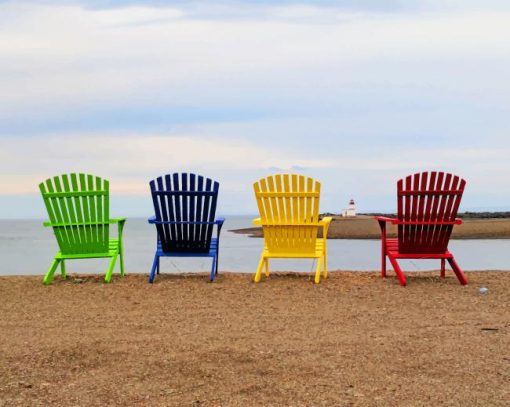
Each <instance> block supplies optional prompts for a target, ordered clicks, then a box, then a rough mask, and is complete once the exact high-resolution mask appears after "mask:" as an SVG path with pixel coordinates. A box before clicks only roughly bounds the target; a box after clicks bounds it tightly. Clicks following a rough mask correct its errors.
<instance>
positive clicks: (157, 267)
mask: <svg viewBox="0 0 510 407" xmlns="http://www.w3.org/2000/svg"><path fill="white" fill-rule="evenodd" d="M156 270H157V273H158V275H159V256H158V263H157V266H156Z"/></svg>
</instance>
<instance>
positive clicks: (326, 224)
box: [319, 216, 333, 239]
mask: <svg viewBox="0 0 510 407" xmlns="http://www.w3.org/2000/svg"><path fill="white" fill-rule="evenodd" d="M332 220H333V218H332V217H331V216H326V217H324V218H322V219H321V220H320V221H319V226H322V237H323V238H324V239H326V238H327V237H328V230H329V225H331V222H332Z"/></svg>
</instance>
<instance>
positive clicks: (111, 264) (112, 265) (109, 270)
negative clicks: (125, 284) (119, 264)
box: [104, 256, 117, 283]
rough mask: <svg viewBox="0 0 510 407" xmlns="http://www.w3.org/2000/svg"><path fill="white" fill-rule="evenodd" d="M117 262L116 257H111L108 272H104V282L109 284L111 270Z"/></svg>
mask: <svg viewBox="0 0 510 407" xmlns="http://www.w3.org/2000/svg"><path fill="white" fill-rule="evenodd" d="M116 261H117V256H113V257H112V259H111V260H110V265H109V266H108V271H107V272H106V275H105V276H104V282H105V283H109V282H110V281H111V279H112V274H113V269H114V267H115V262H116Z"/></svg>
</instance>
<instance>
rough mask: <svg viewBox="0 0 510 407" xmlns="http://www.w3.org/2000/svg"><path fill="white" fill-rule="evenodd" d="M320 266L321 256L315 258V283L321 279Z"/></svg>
mask: <svg viewBox="0 0 510 407" xmlns="http://www.w3.org/2000/svg"><path fill="white" fill-rule="evenodd" d="M321 266H322V257H319V258H318V259H317V268H316V269H315V284H319V283H320V281H321Z"/></svg>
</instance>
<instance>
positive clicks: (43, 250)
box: [0, 216, 510, 275]
mask: <svg viewBox="0 0 510 407" xmlns="http://www.w3.org/2000/svg"><path fill="white" fill-rule="evenodd" d="M251 219H252V218H251V217H246V216H230V217H227V221H226V222H225V225H224V227H223V231H222V235H221V243H220V270H221V271H241V272H248V273H251V272H254V271H255V269H256V267H257V263H258V259H259V255H260V251H261V250H262V243H263V241H262V239H256V238H249V237H246V236H245V235H238V234H235V233H232V232H229V229H238V228H243V227H250V226H251ZM155 239H156V233H155V227H154V226H152V225H149V224H147V221H146V220H145V219H139V218H129V219H128V221H127V223H126V227H125V235H124V245H125V265H126V272H127V273H148V272H149V269H150V267H151V264H152V259H153V255H154V245H155ZM328 248H329V268H330V270H359V271H369V270H378V269H379V265H380V259H379V256H380V243H379V241H378V240H329V241H328ZM56 250H57V245H56V241H55V238H54V237H53V233H52V231H51V229H48V228H44V227H43V226H42V221H37V220H0V257H1V259H2V261H1V264H0V275H21V274H31V275H42V274H44V273H45V272H46V270H47V268H48V266H49V265H50V263H51V260H52V259H53V256H54V254H55V252H56ZM450 250H451V251H453V253H454V254H455V256H456V259H457V261H458V263H459V264H460V266H461V267H462V268H463V269H464V270H509V269H510V255H509V253H510V239H498V240H453V241H451V242H450ZM271 263H272V265H271V268H272V270H295V271H312V270H313V265H314V264H313V261H312V260H272V261H271ZM210 264H211V260H210V259H200V258H199V259H189V258H186V259H180V258H171V259H170V258H164V259H162V260H161V267H162V272H165V273H178V272H188V271H208V270H209V269H210ZM107 265H108V259H93V260H79V261H68V262H67V268H68V272H70V273H73V272H81V273H83V272H85V273H104V272H105V271H106V268H107ZM402 266H403V267H404V270H406V271H419V270H430V269H437V268H438V267H439V261H428V260H427V261H426V260H421V261H402ZM116 267H117V268H116V272H117V271H118V265H117V266H116Z"/></svg>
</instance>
